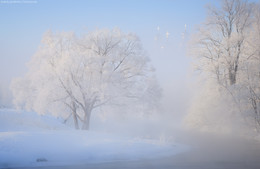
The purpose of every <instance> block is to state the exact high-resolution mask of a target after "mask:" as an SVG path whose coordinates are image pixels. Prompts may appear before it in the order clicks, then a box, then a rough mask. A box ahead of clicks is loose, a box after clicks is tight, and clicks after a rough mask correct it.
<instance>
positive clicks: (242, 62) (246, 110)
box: [189, 0, 260, 131]
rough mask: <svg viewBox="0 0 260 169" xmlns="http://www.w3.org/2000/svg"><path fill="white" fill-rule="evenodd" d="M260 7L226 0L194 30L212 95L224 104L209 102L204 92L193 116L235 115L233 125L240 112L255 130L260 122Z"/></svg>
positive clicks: (242, 119) (200, 66) (197, 54)
mask: <svg viewBox="0 0 260 169" xmlns="http://www.w3.org/2000/svg"><path fill="white" fill-rule="evenodd" d="M259 9H260V8H259V4H255V3H250V2H248V1H246V0H222V3H221V6H220V8H214V7H210V8H209V13H208V18H207V20H206V21H205V23H203V24H202V25H201V27H200V29H199V31H198V33H197V34H196V35H195V36H194V39H193V40H194V41H193V42H194V46H193V47H194V48H193V49H192V53H193V54H194V55H195V57H196V61H197V68H198V69H200V70H201V71H202V72H203V73H202V74H203V75H204V76H203V77H204V81H203V82H204V83H205V84H206V85H205V86H207V88H209V89H211V90H210V91H208V92H209V93H207V95H208V96H210V97H212V100H215V101H214V102H215V103H218V104H217V105H218V106H216V105H214V106H210V105H211V104H206V103H205V101H204V100H203V99H205V97H204V98H203V97H201V98H200V99H202V100H199V102H200V106H197V107H196V105H195V106H194V107H193V108H194V109H191V110H192V111H191V115H190V116H189V118H190V119H192V118H194V119H195V118H199V120H198V119H197V121H200V122H199V123H201V124H202V123H204V124H207V125H208V124H212V121H207V120H205V119H211V120H212V119H214V120H213V121H218V119H217V118H219V119H220V120H221V121H225V119H230V124H228V125H229V126H230V125H232V123H233V124H234V123H236V122H234V121H235V119H236V118H237V122H239V123H241V124H242V123H245V124H246V125H247V127H248V126H249V127H250V129H252V127H253V131H254V130H255V129H256V128H259V127H260V87H259V84H260V76H259V66H260V60H259V51H260V50H259V49H260V48H259V44H260V34H259V33H260V20H259V18H260V17H259V16H260V14H259V13H260V12H259V11H260V10H259ZM205 79H206V81H205ZM213 88H215V89H216V90H215V89H214V90H212V89H213ZM203 90H204V91H205V89H203ZM206 90H207V89H206ZM209 99H210V98H207V100H209ZM223 100H224V101H223ZM199 109H200V110H204V115H202V114H203V113H201V112H202V111H200V110H199ZM193 112H199V115H198V113H197V114H196V113H195V115H192V113H193ZM211 113H212V114H211ZM223 113H224V114H223ZM216 115H217V116H216ZM227 115H228V116H227ZM201 116H204V117H207V118H204V119H202V118H200V117H201ZM238 116H239V117H238ZM212 117H213V118H212ZM216 117H217V118H216ZM224 117H226V118H225V119H224ZM227 117H228V118H227ZM235 117H236V118H235ZM190 119H189V121H190ZM191 121H192V120H191ZM219 125H222V126H223V124H221V123H220V124H219Z"/></svg>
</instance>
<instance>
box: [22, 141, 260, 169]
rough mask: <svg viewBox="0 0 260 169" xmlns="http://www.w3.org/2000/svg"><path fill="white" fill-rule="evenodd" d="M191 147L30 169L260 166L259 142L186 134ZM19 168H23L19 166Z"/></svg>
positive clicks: (228, 168) (248, 168) (258, 168)
mask: <svg viewBox="0 0 260 169" xmlns="http://www.w3.org/2000/svg"><path fill="white" fill-rule="evenodd" d="M185 140H186V142H189V141H190V140H192V143H191V146H192V147H193V148H192V150H191V151H189V152H185V153H181V154H177V155H174V156H171V157H167V158H163V159H153V160H147V159H146V160H139V161H123V162H122V161H121V162H111V163H99V164H85V165H76V166H59V167H36V168H31V169H260V144H259V142H257V141H252V140H244V139H243V140H242V139H241V140H239V139H237V138H231V137H230V138H225V139H223V138H221V139H220V138H215V137H208V139H206V138H196V139H195V138H193V137H191V136H190V137H189V138H187V137H186V138H185V139H184V140H182V141H183V142H185ZM20 169H22V168H20Z"/></svg>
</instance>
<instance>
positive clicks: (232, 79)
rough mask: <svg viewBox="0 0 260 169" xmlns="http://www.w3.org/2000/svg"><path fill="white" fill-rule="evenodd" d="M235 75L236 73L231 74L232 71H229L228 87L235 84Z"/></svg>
mask: <svg viewBox="0 0 260 169" xmlns="http://www.w3.org/2000/svg"><path fill="white" fill-rule="evenodd" d="M236 74H237V72H233V71H232V70H229V72H228V76H229V77H228V78H229V84H230V85H233V84H236Z"/></svg>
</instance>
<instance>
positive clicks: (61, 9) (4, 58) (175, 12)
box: [0, 0, 217, 112]
mask: <svg viewBox="0 0 260 169" xmlns="http://www.w3.org/2000/svg"><path fill="white" fill-rule="evenodd" d="M7 1H10V2H11V1H12V0H7ZM17 1H18V2H20V3H1V0H0V37H1V38H0V79H1V81H0V83H1V84H0V87H1V86H6V88H7V87H8V84H9V83H10V81H11V79H12V78H14V77H18V76H22V75H24V74H25V72H26V70H27V69H26V63H27V62H28V61H29V60H30V58H31V57H32V55H33V54H34V53H35V52H36V50H37V48H38V46H39V45H40V41H41V38H42V35H43V34H44V32H46V31H47V30H49V29H51V30H52V31H54V32H55V31H75V32H76V33H77V34H80V33H82V32H84V31H91V30H94V29H96V28H114V27H119V28H120V29H122V30H123V31H124V32H134V33H136V34H137V35H138V36H139V37H140V39H141V41H142V43H143V46H144V49H145V50H146V51H147V53H148V55H149V56H150V58H151V61H152V64H153V65H154V67H155V68H156V73H157V78H158V79H159V81H160V84H161V86H162V88H163V89H164V96H165V97H164V98H165V103H166V104H168V105H170V108H169V111H174V112H183V111H185V110H183V109H185V108H186V107H188V106H187V105H185V104H184V103H187V102H188V101H187V100H188V98H190V97H189V95H190V93H189V90H187V89H188V87H187V86H189V84H190V83H191V80H190V79H192V78H191V76H190V74H191V73H190V72H191V66H190V61H191V57H189V56H187V55H186V43H187V41H188V37H189V35H191V34H192V33H193V31H194V30H195V28H196V26H197V25H198V24H199V23H201V22H203V20H204V19H205V17H206V9H205V5H207V4H209V3H216V2H217V1H210V0H92V1H89V0H63V1H62V0H32V1H34V2H36V3H23V0H17ZM185 24H186V25H187V30H186V35H185V38H184V39H183V38H182V34H183V32H184V31H185V26H184V25H185ZM158 26H159V27H160V31H158V30H157V27H158ZM167 31H168V32H169V33H170V35H169V38H168V39H166V32H167ZM155 36H157V37H159V40H157V41H155V40H154V38H155ZM162 47H163V49H162ZM167 101H168V102H169V103H167ZM172 103H174V104H172ZM180 105H182V106H180Z"/></svg>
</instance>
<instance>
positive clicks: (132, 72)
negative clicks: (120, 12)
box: [12, 29, 159, 130]
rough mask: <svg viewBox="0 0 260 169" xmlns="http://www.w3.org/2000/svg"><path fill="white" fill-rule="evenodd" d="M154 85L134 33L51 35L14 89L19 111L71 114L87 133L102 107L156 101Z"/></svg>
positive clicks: (76, 126) (98, 31)
mask: <svg viewBox="0 0 260 169" xmlns="http://www.w3.org/2000/svg"><path fill="white" fill-rule="evenodd" d="M155 83H156V80H155V78H154V76H153V69H152V67H151V65H150V64H149V59H148V57H147V56H146V54H145V52H144V50H143V49H142V46H141V43H140V40H139V39H138V37H137V36H136V35H134V34H131V33H129V34H125V33H123V32H121V31H120V30H119V29H113V30H96V31H94V32H90V33H87V34H85V35H83V36H82V37H79V38H78V37H76V36H75V35H74V34H73V33H64V32H63V33H57V34H53V33H52V32H50V31H49V32H47V33H46V34H45V35H44V37H43V40H42V45H41V47H40V48H39V50H38V51H37V53H36V54H35V56H34V57H33V58H32V60H31V62H30V64H29V72H28V73H27V75H25V77H23V78H20V79H16V80H14V81H13V84H12V90H13V93H14V96H15V100H14V102H15V104H16V105H17V106H23V107H24V106H25V107H26V108H27V109H32V110H35V111H37V112H42V113H47V112H51V113H56V115H61V116H64V117H65V116H67V115H69V116H71V115H72V117H73V119H74V124H75V128H77V129H78V128H79V121H80V122H81V123H82V124H83V125H82V129H85V130H88V129H89V125H90V118H91V114H92V112H93V110H94V109H96V108H98V107H100V106H102V105H108V104H114V103H117V104H120V103H123V102H124V103H127V102H128V101H129V100H133V99H135V100H138V99H139V100H140V99H141V98H144V95H149V94H150V96H151V97H149V99H150V100H152V99H153V97H154V100H156V99H155V97H158V96H159V92H158V93H156V94H155V95H153V94H151V91H149V89H150V88H151V87H150V86H156V85H155ZM155 91H156V90H155ZM157 91H159V90H157ZM142 101H144V100H142ZM147 101H148V100H147ZM133 106H138V105H133ZM150 111H152V110H150ZM61 112H70V113H69V114H68V113H66V114H65V113H61ZM57 113H58V114H57Z"/></svg>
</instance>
